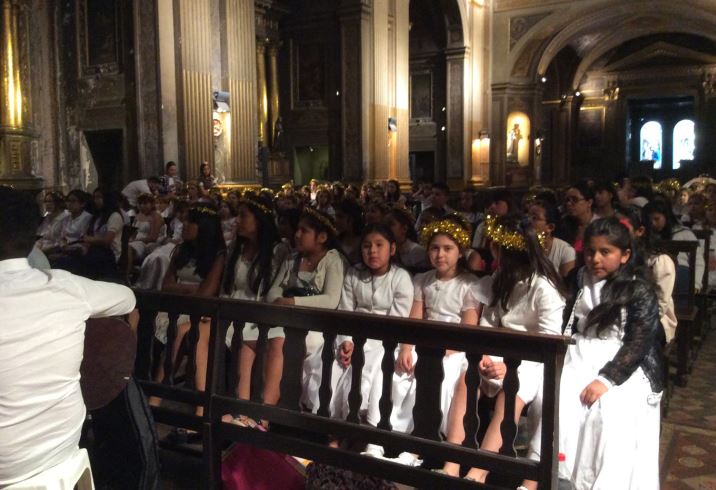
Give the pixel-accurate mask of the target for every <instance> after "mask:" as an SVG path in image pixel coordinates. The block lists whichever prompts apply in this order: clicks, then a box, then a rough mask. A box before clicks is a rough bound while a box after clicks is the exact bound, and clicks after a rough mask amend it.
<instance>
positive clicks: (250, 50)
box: [222, 0, 259, 183]
mask: <svg viewBox="0 0 716 490" xmlns="http://www.w3.org/2000/svg"><path fill="white" fill-rule="evenodd" d="M224 8H225V12H224V18H225V19H226V30H225V33H226V34H225V35H226V40H225V48H224V49H223V50H222V51H223V53H224V56H225V59H224V60H223V66H225V67H226V70H225V73H224V76H225V79H224V83H223V85H224V86H225V87H227V88H228V90H229V106H230V108H231V128H230V131H231V155H230V157H229V163H228V165H227V168H226V176H227V180H229V181H230V182H236V183H255V182H256V181H257V175H256V138H257V135H258V131H259V129H258V120H257V118H256V114H257V102H258V101H257V97H256V93H257V88H256V87H257V84H256V65H254V64H253V63H246V60H250V59H252V58H253V57H254V56H256V23H255V20H254V16H255V10H254V2H247V1H245V0H226V1H225V3H224ZM224 130H225V131H226V130H228V128H224Z"/></svg>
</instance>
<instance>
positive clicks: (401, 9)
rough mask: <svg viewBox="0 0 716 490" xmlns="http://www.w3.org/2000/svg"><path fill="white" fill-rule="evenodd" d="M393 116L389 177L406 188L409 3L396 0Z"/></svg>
mask: <svg viewBox="0 0 716 490" xmlns="http://www.w3.org/2000/svg"><path fill="white" fill-rule="evenodd" d="M394 8H395V28H394V31H395V35H394V36H395V53H396V54H395V60H394V61H395V87H394V90H395V116H396V118H397V120H398V133H397V144H396V152H397V155H396V162H395V173H394V174H391V176H390V177H391V178H393V179H397V180H398V182H400V184H401V187H405V188H409V187H410V184H411V181H410V165H409V162H408V154H409V152H410V96H409V94H410V68H409V64H410V62H409V60H410V52H409V32H410V9H409V3H408V2H404V1H401V0H398V1H396V2H395V5H394Z"/></svg>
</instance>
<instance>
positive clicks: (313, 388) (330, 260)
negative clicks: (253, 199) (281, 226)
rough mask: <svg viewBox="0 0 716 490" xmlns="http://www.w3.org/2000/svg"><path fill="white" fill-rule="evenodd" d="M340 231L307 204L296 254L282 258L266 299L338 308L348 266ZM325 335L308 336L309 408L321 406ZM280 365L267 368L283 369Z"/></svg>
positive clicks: (305, 383) (305, 400) (306, 391)
mask: <svg viewBox="0 0 716 490" xmlns="http://www.w3.org/2000/svg"><path fill="white" fill-rule="evenodd" d="M337 237H338V233H337V230H336V227H335V224H334V221H333V218H331V216H329V215H328V214H326V213H323V212H321V211H317V210H315V209H312V208H310V207H306V208H304V210H303V213H302V214H301V218H300V220H299V222H298V229H297V230H296V243H295V246H296V253H294V254H292V255H291V256H290V257H288V258H287V259H286V260H284V261H283V263H282V264H281V267H280V269H279V271H278V273H277V274H276V279H275V281H274V284H273V286H272V287H271V289H270V290H269V291H268V293H267V294H266V301H267V302H270V303H274V304H278V305H296V306H310V307H314V308H326V309H331V310H333V309H335V308H336V307H337V306H338V302H339V301H340V299H341V289H342V288H343V278H344V276H345V270H346V269H347V268H348V264H347V262H346V259H345V257H344V256H343V255H342V254H341V253H340V252H339V251H338V239H337ZM322 350H323V334H321V333H320V332H309V333H308V335H307V336H306V359H305V361H304V364H303V394H302V396H301V403H302V404H303V406H304V407H305V408H306V409H308V410H310V411H313V412H315V411H317V410H318V408H319V406H318V405H319V400H318V389H319V388H320V386H321V366H322V362H321V352H322ZM280 362H281V365H280V366H278V365H277V364H278V363H275V364H276V365H274V366H271V367H268V369H276V370H277V371H278V372H279V373H282V372H283V358H281V360H280Z"/></svg>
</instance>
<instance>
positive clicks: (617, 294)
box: [584, 217, 644, 334]
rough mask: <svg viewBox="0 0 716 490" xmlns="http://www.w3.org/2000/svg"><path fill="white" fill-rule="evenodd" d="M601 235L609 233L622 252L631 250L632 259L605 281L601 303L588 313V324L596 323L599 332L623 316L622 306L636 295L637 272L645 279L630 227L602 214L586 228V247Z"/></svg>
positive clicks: (607, 235)
mask: <svg viewBox="0 0 716 490" xmlns="http://www.w3.org/2000/svg"><path fill="white" fill-rule="evenodd" d="M598 236H603V237H606V239H607V241H608V242H609V244H610V245H612V246H614V247H617V248H618V249H620V250H621V251H622V252H626V251H627V250H629V251H630V252H631V255H630V257H629V260H627V262H626V263H625V264H623V265H622V266H621V267H619V269H617V270H616V271H615V272H614V273H612V275H611V276H610V277H608V278H607V282H606V283H605V284H604V287H603V288H602V292H601V299H600V302H599V304H598V305H597V306H596V307H595V308H594V309H593V310H592V311H590V312H589V315H587V326H588V327H591V326H596V328H597V334H600V333H601V332H602V331H603V330H604V329H606V328H608V327H609V326H610V325H613V324H614V323H615V322H617V321H618V320H619V319H620V318H621V311H622V308H624V307H625V306H627V305H628V304H629V303H631V302H632V300H633V299H634V289H635V288H634V286H635V284H636V281H635V276H636V277H637V278H638V279H641V280H644V276H643V273H642V272H643V271H641V270H640V269H639V267H638V266H637V253H636V250H635V249H634V243H633V240H632V237H631V233H629V229H628V228H627V227H626V226H625V225H623V224H622V223H620V222H619V220H618V219H617V218H614V217H611V218H601V219H598V220H595V221H593V222H592V223H590V225H589V226H588V227H587V229H586V230H585V231H584V244H585V248H586V247H587V246H588V244H589V241H590V240H591V239H592V238H594V237H598Z"/></svg>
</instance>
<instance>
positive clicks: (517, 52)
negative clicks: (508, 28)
mask: <svg viewBox="0 0 716 490" xmlns="http://www.w3.org/2000/svg"><path fill="white" fill-rule="evenodd" d="M714 26H716V1H713V0H685V1H681V2H674V1H671V0H669V1H667V0H650V1H648V0H629V1H624V0H603V1H574V2H571V4H570V5H569V7H568V8H563V9H560V10H558V11H557V12H555V13H552V14H551V15H549V16H547V17H546V18H544V19H542V20H541V21H540V22H538V23H537V24H536V25H535V26H534V27H533V28H532V29H531V30H530V32H529V33H528V34H527V35H525V36H524V37H523V38H522V39H520V41H519V42H518V43H517V44H516V45H515V47H514V49H513V50H512V52H511V53H510V61H511V63H512V71H511V74H512V79H513V80H516V81H519V80H523V81H524V80H525V79H527V80H528V81H536V80H537V79H538V78H539V77H541V76H542V75H543V74H544V73H546V71H547V67H548V66H549V64H550V63H551V62H552V60H553V59H554V58H555V57H556V56H557V54H558V53H559V52H560V51H561V50H562V49H564V48H565V47H567V46H570V47H572V48H573V49H574V50H575V52H576V53H577V54H578V55H579V57H580V58H582V61H581V63H580V65H579V67H578V69H577V73H576V75H575V77H574V80H575V84H578V83H579V80H581V77H582V76H583V75H584V73H585V72H586V70H588V69H589V67H590V66H591V65H592V64H593V63H594V62H596V61H597V60H598V59H599V58H600V57H602V56H603V55H604V54H605V53H607V52H609V51H610V50H613V49H615V48H617V47H618V46H620V45H622V44H624V43H627V42H629V41H631V40H634V39H637V38H641V37H644V36H649V35H655V34H660V33H686V34H692V35H696V36H701V37H703V38H706V39H709V40H713V41H716V29H714Z"/></svg>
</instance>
